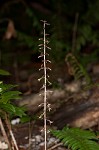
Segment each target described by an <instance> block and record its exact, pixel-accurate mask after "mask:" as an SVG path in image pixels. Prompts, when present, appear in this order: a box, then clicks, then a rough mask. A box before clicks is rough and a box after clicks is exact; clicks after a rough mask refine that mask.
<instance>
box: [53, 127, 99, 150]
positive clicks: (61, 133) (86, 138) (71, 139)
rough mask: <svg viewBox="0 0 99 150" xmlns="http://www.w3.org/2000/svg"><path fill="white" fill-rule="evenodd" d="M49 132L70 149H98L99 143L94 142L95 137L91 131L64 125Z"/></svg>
mask: <svg viewBox="0 0 99 150" xmlns="http://www.w3.org/2000/svg"><path fill="white" fill-rule="evenodd" d="M51 132H52V134H53V135H54V136H56V137H57V138H59V139H60V140H61V141H62V142H63V144H64V145H65V146H67V145H68V147H69V148H71V149H72V150H99V145H98V144H97V143H96V142H95V141H96V140H97V138H96V136H95V134H94V133H93V132H91V131H86V130H82V129H79V128H68V127H64V128H63V129H62V130H52V131H51Z"/></svg>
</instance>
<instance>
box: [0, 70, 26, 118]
mask: <svg viewBox="0 0 99 150" xmlns="http://www.w3.org/2000/svg"><path fill="white" fill-rule="evenodd" d="M0 75H9V73H8V72H7V71H4V70H0ZM15 87H16V85H12V84H4V83H3V81H0V115H1V117H2V112H6V113H8V114H9V115H12V116H13V115H16V116H19V117H22V116H25V115H26V114H25V113H24V110H25V109H24V108H20V107H17V106H15V105H14V104H13V103H12V102H11V101H12V100H15V99H19V98H20V94H21V92H19V91H16V90H12V89H13V88H15Z"/></svg>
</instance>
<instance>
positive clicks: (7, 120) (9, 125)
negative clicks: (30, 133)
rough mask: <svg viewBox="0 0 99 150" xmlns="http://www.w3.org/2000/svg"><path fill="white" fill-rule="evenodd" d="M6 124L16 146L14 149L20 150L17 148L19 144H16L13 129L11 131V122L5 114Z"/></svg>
mask: <svg viewBox="0 0 99 150" xmlns="http://www.w3.org/2000/svg"><path fill="white" fill-rule="evenodd" d="M5 122H6V125H7V127H8V130H9V133H10V136H11V138H12V142H13V145H14V147H15V149H16V150H19V148H18V146H17V142H16V140H15V137H14V134H13V131H12V129H11V124H10V121H9V119H8V117H7V114H6V113H5Z"/></svg>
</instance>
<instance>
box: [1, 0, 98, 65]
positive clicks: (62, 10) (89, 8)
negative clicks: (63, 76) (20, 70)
mask: <svg viewBox="0 0 99 150" xmlns="http://www.w3.org/2000/svg"><path fill="white" fill-rule="evenodd" d="M75 4H76V5H75ZM0 8H1V9H0V65H3V64H6V65H8V64H13V61H14V59H15V58H17V61H20V62H21V61H22V62H21V63H23V61H30V59H31V55H32V54H35V53H37V52H38V38H39V37H40V34H41V31H42V29H41V22H40V20H41V19H43V20H44V19H45V20H47V21H48V22H49V23H50V24H51V26H50V27H49V28H48V29H47V32H48V33H50V47H51V48H52V51H51V52H50V57H51V59H52V60H53V61H55V62H58V63H61V62H64V61H65V57H66V54H67V53H68V52H72V53H74V54H75V56H77V58H78V59H80V61H81V62H82V64H84V65H85V64H87V63H90V62H93V61H97V60H98V55H99V42H98V39H99V27H98V23H99V1H98V0H94V1H93V0H90V1H89V0H75V1H73V0H69V1H67V0H58V1H56V0H46V1H44V0H42V2H41V1H40V0H38V1H30V2H28V1H26V0H18V1H16V0H13V1H5V2H3V3H2V5H1V6H0ZM77 13H78V14H79V17H78V21H77V22H76V23H77V29H76V30H74V27H75V20H76V14H77ZM11 21H12V27H9V24H10V23H11ZM12 29H13V30H12ZM8 32H9V34H11V36H10V37H9V38H8V37H7V34H8ZM73 33H75V37H73ZM73 38H75V39H73ZM73 40H75V43H74V44H75V49H74V50H73V49H72V47H73ZM89 55H90V57H89Z"/></svg>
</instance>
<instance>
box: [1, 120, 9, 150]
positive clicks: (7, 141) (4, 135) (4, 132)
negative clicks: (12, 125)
mask: <svg viewBox="0 0 99 150" xmlns="http://www.w3.org/2000/svg"><path fill="white" fill-rule="evenodd" d="M0 128H1V132H2V134H3V137H4V139H5V142H6V143H7V144H8V147H9V149H11V145H10V142H9V140H8V137H7V134H6V131H5V129H4V126H3V122H2V120H1V118H0Z"/></svg>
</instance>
